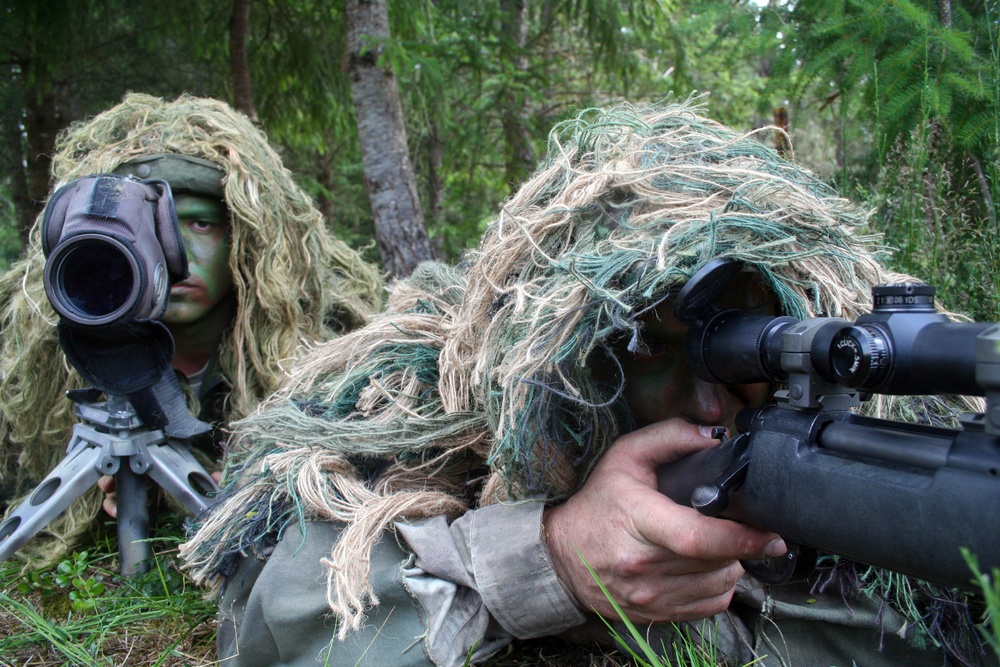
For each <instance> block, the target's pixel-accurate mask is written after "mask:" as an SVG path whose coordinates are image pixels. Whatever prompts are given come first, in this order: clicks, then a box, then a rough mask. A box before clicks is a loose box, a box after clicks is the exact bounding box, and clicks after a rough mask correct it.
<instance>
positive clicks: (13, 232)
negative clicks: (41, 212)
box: [0, 179, 21, 271]
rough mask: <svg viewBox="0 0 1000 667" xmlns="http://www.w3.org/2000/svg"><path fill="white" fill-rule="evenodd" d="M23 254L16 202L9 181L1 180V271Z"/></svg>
mask: <svg viewBox="0 0 1000 667" xmlns="http://www.w3.org/2000/svg"><path fill="white" fill-rule="evenodd" d="M20 254H21V239H20V237H19V236H18V234H17V218H16V215H15V212H14V200H13V198H12V197H11V195H10V188H9V187H8V184H7V181H6V180H3V179H0V271H6V270H7V269H8V267H10V264H11V262H13V261H14V260H16V259H17V258H18V256H19V255H20Z"/></svg>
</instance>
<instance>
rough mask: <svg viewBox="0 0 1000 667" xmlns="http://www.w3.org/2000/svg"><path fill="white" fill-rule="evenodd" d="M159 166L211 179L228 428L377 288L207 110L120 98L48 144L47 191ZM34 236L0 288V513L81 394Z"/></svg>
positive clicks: (249, 128)
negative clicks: (208, 174) (217, 173)
mask: <svg viewBox="0 0 1000 667" xmlns="http://www.w3.org/2000/svg"><path fill="white" fill-rule="evenodd" d="M161 154H167V155H182V156H188V157H192V158H198V159H200V160H207V161H209V162H211V163H213V164H214V165H217V166H218V167H220V168H221V169H222V172H221V173H222V174H223V178H222V179H221V186H222V188H221V190H219V192H218V196H221V197H222V198H223V199H224V201H225V203H226V205H227V207H228V209H229V212H230V215H231V219H230V235H231V239H230V255H229V267H230V270H231V273H232V276H233V290H234V300H235V303H236V310H235V315H234V317H233V320H232V324H231V325H230V327H229V328H228V330H227V331H226V332H225V333H224V335H223V339H222V342H221V345H220V347H219V349H217V350H216V362H217V365H218V370H219V372H220V374H221V376H222V378H223V379H224V382H225V384H226V385H228V387H227V389H228V393H227V394H226V398H225V401H224V403H223V404H222V406H221V409H220V410H218V412H219V413H221V414H218V415H217V416H219V417H221V420H222V421H223V422H227V421H231V420H233V419H238V418H240V417H244V416H246V415H247V414H249V412H250V411H251V410H252V409H253V407H254V406H256V404H257V403H258V402H259V401H260V400H262V399H263V398H265V397H266V396H268V395H269V394H271V393H272V392H273V391H274V390H275V389H277V388H278V386H279V385H280V384H281V381H282V378H283V376H284V373H285V372H286V371H287V363H288V360H290V359H291V358H292V357H294V356H295V355H296V354H297V352H298V350H299V348H300V346H302V345H303V344H312V343H315V342H318V341H321V340H325V339H327V338H329V337H331V336H332V335H334V334H336V333H341V332H343V331H347V330H350V329H353V328H355V327H357V326H359V325H361V324H363V323H364V322H365V321H366V320H367V318H368V317H369V316H370V315H371V314H373V313H374V312H376V311H377V308H378V305H379V301H380V299H381V294H380V290H381V284H380V277H379V274H378V272H377V271H376V270H375V269H374V268H373V267H372V266H370V265H368V264H366V263H365V262H364V260H363V259H362V258H361V256H360V255H359V254H358V253H357V252H355V251H354V250H352V249H350V248H349V247H347V246H346V245H345V244H344V243H342V242H341V241H339V240H337V239H335V238H333V237H332V236H331V234H330V233H329V231H328V230H327V228H326V226H325V223H324V220H323V218H322V216H321V214H320V213H319V211H318V210H317V209H316V208H315V207H314V206H313V204H312V202H311V201H310V199H309V197H308V196H307V195H306V194H305V193H304V192H303V191H302V189H301V188H299V187H298V186H297V185H296V184H295V182H294V180H293V179H292V175H291V173H290V172H289V171H288V170H287V169H285V167H284V166H283V165H282V162H281V158H280V157H279V156H278V154H277V153H276V152H275V150H274V149H273V148H272V147H271V146H270V145H269V144H268V141H267V138H266V137H265V135H264V133H263V132H262V131H261V130H260V129H258V128H257V127H255V126H254V125H253V124H252V123H251V122H250V121H249V120H248V119H247V118H246V117H245V116H244V115H242V114H240V113H238V112H236V111H234V110H233V109H231V108H230V107H229V106H228V105H226V104H225V103H223V102H220V101H216V100H212V99H203V98H196V97H191V96H186V95H185V96H181V97H179V98H177V99H176V100H174V101H164V100H162V99H159V98H156V97H151V96H148V95H142V94H129V95H127V96H126V97H125V98H124V100H123V101H122V102H121V103H120V104H118V105H117V106H115V107H113V108H111V109H109V110H107V111H105V112H103V113H101V114H99V115H97V116H95V117H93V118H92V119H89V120H86V121H82V122H78V123H76V124H74V125H72V126H71V127H69V128H68V129H66V130H65V131H64V132H63V133H62V134H61V135H60V137H59V138H58V141H57V144H56V154H55V156H54V158H53V162H52V181H53V191H54V190H55V189H57V188H58V187H59V186H61V185H63V184H65V183H67V182H69V181H71V180H74V179H76V178H80V177H82V176H85V175H88V174H94V173H106V172H114V171H116V170H119V169H120V168H122V165H123V164H125V163H129V161H131V160H136V159H137V158H144V157H148V156H152V155H161ZM126 166H128V165H126ZM140 173H141V172H140ZM168 180H170V179H168ZM174 185H175V187H178V184H177V183H174ZM179 187H183V186H182V185H181V186H179ZM40 228H41V217H39V219H38V220H37V221H36V223H35V227H34V229H33V230H32V237H31V245H30V247H29V249H28V251H27V255H26V258H25V259H23V260H22V261H20V262H18V263H17V264H16V265H15V266H14V267H12V268H11V269H10V271H9V272H8V273H6V275H4V276H2V278H0V330H2V331H3V342H2V346H3V347H2V352H0V409H2V413H0V415H2V419H0V446H2V448H3V449H2V459H0V463H2V466H0V475H2V477H0V481H2V484H3V486H2V487H0V488H2V489H3V490H4V493H2V494H0V499H2V498H3V497H4V496H5V495H6V496H7V499H8V500H9V499H10V498H11V496H13V495H20V494H21V493H24V492H26V491H28V490H30V489H31V488H32V487H33V486H34V485H35V484H37V483H38V482H39V481H40V480H41V479H42V478H43V477H44V476H45V475H46V474H47V473H48V471H49V470H51V469H52V468H53V467H54V466H55V465H56V464H57V463H58V462H59V461H60V460H61V459H62V457H63V456H65V448H66V444H67V442H68V440H69V437H70V432H71V428H72V425H73V423H74V421H75V418H74V416H73V412H72V409H73V406H72V403H71V402H70V401H68V400H67V399H66V398H65V396H64V393H65V391H66V390H67V389H69V388H73V387H78V386H80V385H81V383H82V380H81V378H80V377H79V376H78V374H77V373H76V371H75V370H73V369H72V368H71V367H70V366H69V364H68V363H67V361H66V359H65V357H64V355H63V354H62V351H61V350H60V348H59V345H58V342H57V339H56V326H55V325H56V323H57V317H56V315H55V313H54V311H53V309H52V307H51V306H50V304H49V302H48V299H47V298H46V295H45V291H44V287H43V282H42V274H43V269H44V266H45V259H44V257H43V255H42V250H41V229H40ZM99 506H100V494H99V493H96V492H92V493H89V494H87V495H86V496H85V497H83V498H81V499H80V501H79V502H78V503H76V504H75V505H74V506H73V507H72V508H71V509H70V510H69V511H68V512H67V513H66V515H64V517H63V518H62V519H60V520H59V521H58V522H55V523H53V524H52V525H51V526H50V530H51V532H52V533H54V534H55V535H56V537H57V538H58V540H59V541H61V542H65V543H67V544H68V543H72V542H73V540H74V539H76V536H77V535H78V534H79V533H80V532H81V531H82V530H84V529H85V528H86V527H87V526H88V525H90V524H91V522H92V520H93V518H94V517H95V515H96V514H97V510H98V508H99ZM37 539H38V538H36V539H35V540H32V541H31V542H29V544H28V545H26V547H25V548H23V549H22V551H21V554H22V555H29V556H31V557H32V558H33V559H34V562H36V563H37V564H42V563H44V562H45V560H48V559H51V557H54V556H55V555H58V552H59V551H61V550H60V549H59V548H58V547H55V548H54V549H53V548H52V545H50V544H48V543H46V544H43V545H42V550H41V552H38V550H37V549H34V547H36V546H37V545H38V541H37ZM39 559H40V560H39Z"/></svg>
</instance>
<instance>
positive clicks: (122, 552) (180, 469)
mask: <svg viewBox="0 0 1000 667" xmlns="http://www.w3.org/2000/svg"><path fill="white" fill-rule="evenodd" d="M169 375H170V376H171V378H172V376H173V373H172V372H171V373H170V374H169ZM68 396H69V398H70V399H71V400H73V401H74V402H75V403H76V408H75V412H76V415H77V417H79V418H80V422H79V423H77V424H76V425H75V426H74V427H73V435H72V437H71V438H70V441H69V444H68V445H67V447H66V457H65V458H64V459H63V460H62V461H61V462H60V463H59V465H57V466H56V467H55V468H54V469H53V470H52V472H50V473H49V474H48V475H47V476H46V477H45V479H44V480H42V482H41V484H39V485H38V486H37V487H35V490H34V491H32V492H31V495H30V496H28V498H27V499H26V500H25V501H24V502H22V503H21V504H20V505H19V506H18V507H17V509H16V510H15V511H14V512H13V513H12V514H11V515H10V516H9V517H8V518H7V519H6V520H5V521H4V522H3V523H0V561H4V560H6V559H7V558H8V557H10V556H11V555H12V554H13V553H14V552H15V551H17V550H18V549H20V548H21V547H22V546H24V544H25V543H26V542H27V541H28V540H29V539H31V538H32V537H33V536H34V535H35V534H37V533H38V532H39V531H40V530H42V529H43V528H44V527H45V526H47V525H48V524H49V523H50V522H51V521H53V520H54V519H55V518H56V517H58V516H59V515H60V514H61V513H62V512H63V511H64V510H66V508H67V507H69V506H70V505H71V504H72V503H73V502H74V501H75V500H76V499H77V498H79V497H80V496H81V495H83V493H84V492H85V491H86V490H87V489H89V488H90V487H91V486H93V485H94V484H96V482H97V480H98V479H100V477H101V476H102V475H114V477H115V489H116V493H117V496H118V520H117V523H118V551H119V556H120V571H121V573H122V574H123V575H133V574H138V573H140V572H142V571H144V570H145V567H146V564H147V563H148V561H149V558H150V556H151V549H150V546H149V543H148V541H147V538H148V537H149V509H148V506H147V487H146V479H145V478H146V477H147V476H148V477H150V478H151V479H152V480H153V481H155V482H156V483H157V484H159V485H160V486H161V487H162V488H163V489H164V490H165V491H166V492H167V493H169V494H170V495H171V496H173V497H174V498H175V499H177V500H178V501H179V502H180V503H181V505H183V506H184V507H185V508H186V509H187V510H188V511H190V512H192V513H193V514H198V513H200V512H202V511H203V510H205V509H207V508H208V507H209V506H210V505H211V504H212V502H213V501H212V498H211V494H213V493H214V492H216V491H218V490H219V487H218V486H217V485H216V483H215V480H213V479H212V477H211V476H210V475H209V474H208V472H207V471H206V470H205V469H204V468H203V467H202V465H201V464H200V463H198V460H197V459H195V457H194V456H193V455H192V454H191V451H190V447H189V444H188V443H187V442H186V441H185V439H181V438H174V437H169V436H167V435H166V434H164V432H163V430H162V429H150V428H148V427H147V426H145V425H144V424H143V422H142V420H141V419H140V418H139V416H138V415H137V414H136V411H135V409H134V408H133V406H132V403H131V402H130V401H129V399H128V398H127V397H124V396H117V395H108V397H107V401H104V402H98V400H97V399H98V397H99V396H100V392H99V391H97V390H95V389H82V390H75V391H71V392H69V394H68Z"/></svg>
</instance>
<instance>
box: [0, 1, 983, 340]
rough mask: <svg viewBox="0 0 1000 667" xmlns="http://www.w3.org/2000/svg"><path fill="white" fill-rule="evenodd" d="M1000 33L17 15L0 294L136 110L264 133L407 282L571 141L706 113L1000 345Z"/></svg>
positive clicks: (400, 17)
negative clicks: (658, 108) (763, 143)
mask: <svg viewBox="0 0 1000 667" xmlns="http://www.w3.org/2000/svg"><path fill="white" fill-rule="evenodd" d="M998 32H1000V0H837V1H835V2H830V1H829V0H798V1H794V2H786V1H776V0H771V1H770V2H766V0H754V1H751V0H717V1H692V0H633V1H618V2H616V1H614V0H501V1H500V2H489V1H483V0H394V1H393V2H387V0H377V1H375V2H355V1H353V0H346V1H344V0H341V1H336V2H335V1H333V0H174V1H173V2H171V3H169V4H168V5H166V6H164V5H162V4H161V3H142V2H128V1H126V0H82V1H81V0H45V1H44V2H37V1H35V0H0V39H2V44H3V45H4V46H3V52H4V54H5V57H4V61H5V62H4V72H5V75H4V77H3V80H2V81H3V82H2V87H0V127H2V130H0V269H2V268H4V266H6V265H7V264H9V262H11V261H12V260H14V259H15V258H16V257H18V256H19V254H20V252H21V250H22V248H23V247H24V244H25V243H26V239H27V231H28V229H29V228H30V226H31V225H32V223H33V222H34V220H35V218H36V216H37V214H38V212H39V211H40V209H41V206H42V205H43V203H44V200H45V198H46V196H47V194H48V192H49V188H50V185H51V184H50V183H49V176H48V168H49V156H50V155H51V154H52V146H53V142H54V140H55V137H56V134H57V132H58V131H59V130H60V129H62V128H64V127H65V126H66V125H67V124H69V123H70V122H71V121H74V120H77V119H81V118H85V117H88V116H91V115H93V114H95V113H97V112H99V111H101V110H103V109H105V108H107V107H109V106H111V105H113V104H115V103H117V102H118V101H119V100H120V99H121V97H122V95H123V94H124V93H125V92H126V91H129V90H133V91H140V92H146V93H151V94H156V95H161V96H164V97H168V98H172V97H174V96H176V95H177V94H179V93H181V92H189V93H193V94H196V95H204V96H212V97H218V98H221V99H224V100H226V101H228V102H230V103H232V104H234V106H237V107H238V108H240V109H242V110H243V111H245V112H246V113H247V114H248V115H250V116H251V117H252V118H255V119H258V120H259V122H260V124H261V125H262V127H263V128H264V129H265V130H266V131H267V133H268V136H269V137H270V139H271V140H272V142H273V143H275V144H276V145H278V146H279V147H280V149H281V152H282V154H283V156H284V158H285V161H286V164H287V166H289V167H290V168H291V170H292V171H293V173H295V174H296V176H297V178H298V179H299V180H300V182H301V183H302V185H304V186H305V187H306V188H307V190H308V191H309V192H310V193H311V194H312V195H313V197H314V198H315V200H316V201H317V202H318V204H319V206H320V207H321V209H322V210H323V211H324V213H325V214H326V216H327V219H328V220H329V224H330V225H331V226H332V228H333V229H334V231H335V232H336V233H337V234H338V235H339V236H340V237H342V238H344V239H345V240H347V241H348V242H350V243H352V244H354V245H356V246H364V247H366V248H367V252H368V253H369V256H370V257H371V258H372V259H373V260H376V261H381V262H382V265H383V266H384V267H385V269H386V270H387V272H388V273H391V274H396V275H399V274H405V273H407V272H408V271H409V270H410V269H411V268H412V266H413V265H414V264H415V263H416V261H419V260H420V259H426V258H427V257H429V256H435V257H439V258H444V259H448V260H453V259H455V258H457V257H458V256H459V255H460V254H461V252H462V250H463V249H465V248H467V247H469V246H470V245H473V244H474V243H475V241H476V240H477V239H478V237H479V235H480V233H481V232H482V230H483V228H484V226H485V224H486V222H487V221H488V220H489V219H490V218H491V217H492V216H493V215H494V214H495V212H496V210H497V207H498V205H499V203H500V202H501V201H502V200H503V198H504V197H505V196H506V195H507V194H509V193H510V192H511V190H512V189H513V188H515V187H516V186H517V184H518V183H519V182H521V181H522V180H523V179H524V178H525V177H526V176H527V175H528V174H529V173H530V172H531V170H532V169H533V167H534V166H535V164H536V160H537V158H538V156H539V155H540V154H541V153H542V151H543V150H544V146H545V141H546V137H547V134H548V132H549V130H550V129H551V128H552V127H553V125H555V124H556V123H557V122H558V121H560V120H562V119H565V118H567V117H569V116H572V115H574V114H575V113H577V112H578V111H579V110H580V109H585V108H588V107H592V106H599V105H603V104H606V103H608V102H611V101H614V100H620V99H625V100H628V101H630V102H635V103H642V102H652V101H658V100H662V99H665V98H671V97H673V98H681V99H683V98H686V97H687V96H689V95H691V94H693V93H707V94H708V95H707V97H706V98H705V102H706V104H707V110H708V113H709V115H711V116H712V117H714V118H716V119H718V120H720V121H722V122H724V123H727V124H730V125H733V126H736V127H740V128H752V127H759V126H762V125H766V124H772V123H775V124H778V125H781V126H784V127H786V128H787V130H788V132H789V134H790V137H791V140H792V147H793V148H794V154H791V153H790V155H793V157H794V159H795V160H797V161H799V162H801V163H803V164H805V165H807V166H809V167H810V168H812V169H813V170H814V171H816V172H818V173H819V174H820V175H821V176H822V177H823V178H825V179H827V180H829V181H831V182H832V183H833V184H834V185H836V186H837V187H838V188H839V189H840V190H841V191H842V192H843V193H845V194H846V195H848V196H850V197H852V198H855V199H857V200H860V201H863V202H867V203H869V204H870V205H871V206H872V207H873V208H874V209H875V210H876V215H875V216H874V217H873V227H874V230H875V231H880V232H884V233H885V234H886V235H887V239H888V241H889V243H890V244H891V245H892V246H894V247H896V248H898V250H899V251H898V253H897V255H896V259H895V263H896V267H897V268H900V269H902V270H906V271H909V272H911V273H914V274H917V275H920V276H922V277H924V278H926V279H927V280H928V281H931V282H933V283H935V284H936V285H937V286H938V291H939V294H940V295H941V296H942V297H943V298H944V299H945V301H946V303H948V304H949V305H950V306H953V307H956V308H960V309H962V310H965V311H967V312H969V313H970V314H972V315H974V316H975V317H977V319H982V320H995V319H998V316H1000V251H998V248H1000V241H998V238H997V237H998V234H1000V230H998V226H997V207H998V202H1000V165H998V145H1000V41H998ZM372 77H374V78H375V79H378V80H383V81H387V82H388V85H385V86H381V87H377V86H375V87H373V86H370V85H363V84H364V82H365V81H370V80H372ZM380 108H387V109H389V110H390V112H391V111H392V110H394V109H395V110H398V112H397V113H395V115H393V114H392V113H389V114H387V115H385V116H379V117H376V116H375V112H374V111H372V109H380ZM358 109H360V110H361V111H360V112H358ZM357 119H361V122H360V123H359V122H358V120H357ZM394 142H395V143H394ZM776 148H779V149H781V150H787V149H788V148H789V147H787V146H776ZM379 155H382V156H390V158H391V159H390V160H388V162H389V163H390V164H389V167H386V165H385V164H383V165H381V166H380V165H378V164H376V157H377V156H379ZM383 162H385V161H383ZM386 168H392V169H395V170H396V171H394V172H392V173H385V172H382V173H378V172H377V171H374V170H377V169H383V170H384V169H386ZM371 183H390V184H391V187H390V189H389V190H388V191H387V192H375V189H374V188H370V187H367V185H370V184H371ZM380 197H381V198H380ZM387 198H388V199H389V200H390V201H391V203H392V204H394V205H395V206H388V207H387V206H386V204H385V202H386V199H387ZM404 204H406V205H404ZM388 209H395V210H397V211H402V213H399V212H396V213H392V212H391V211H390V212H389V213H387V210H388ZM393 216H395V217H393ZM428 237H429V241H428Z"/></svg>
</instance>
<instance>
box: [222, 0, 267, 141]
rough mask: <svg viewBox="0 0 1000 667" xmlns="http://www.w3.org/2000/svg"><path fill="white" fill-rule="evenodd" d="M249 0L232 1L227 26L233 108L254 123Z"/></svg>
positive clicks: (254, 109) (254, 108)
mask: <svg viewBox="0 0 1000 667" xmlns="http://www.w3.org/2000/svg"><path fill="white" fill-rule="evenodd" d="M249 41H250V0H233V18H232V22H231V23H230V25H229V66H230V69H231V71H232V76H233V106H235V107H236V108H237V109H239V110H240V111H242V112H243V113H245V114H246V115H247V116H248V117H249V118H250V120H252V121H253V122H255V123H258V122H260V120H259V119H258V118H257V107H255V106H254V103H253V86H252V85H251V81H250V57H249V54H248V52H247V42H249Z"/></svg>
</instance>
